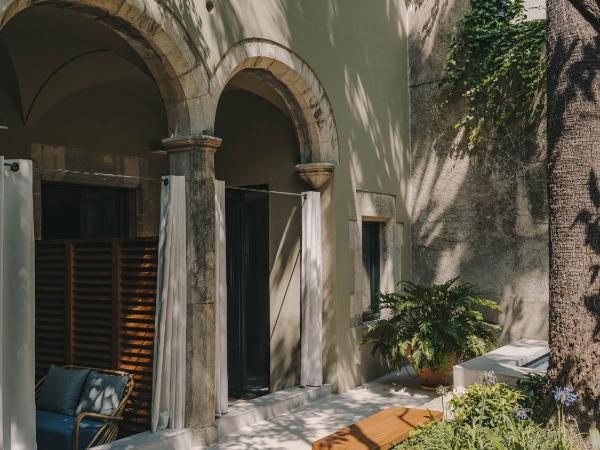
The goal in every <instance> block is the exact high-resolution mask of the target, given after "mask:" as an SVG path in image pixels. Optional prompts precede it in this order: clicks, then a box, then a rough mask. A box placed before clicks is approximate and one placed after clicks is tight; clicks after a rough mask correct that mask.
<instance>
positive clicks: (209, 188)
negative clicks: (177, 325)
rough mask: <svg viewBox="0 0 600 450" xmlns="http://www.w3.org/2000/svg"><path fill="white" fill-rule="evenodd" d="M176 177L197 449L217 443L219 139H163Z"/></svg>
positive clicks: (188, 418) (188, 421)
mask: <svg viewBox="0 0 600 450" xmlns="http://www.w3.org/2000/svg"><path fill="white" fill-rule="evenodd" d="M162 142H163V146H164V147H165V149H166V150H167V152H168V154H169V165H170V172H171V174H172V175H184V176H185V181H186V204H187V217H186V245H187V271H188V273H187V288H188V291H187V292H188V299H187V332H186V345H187V348H186V353H187V358H186V364H187V369H186V400H185V401H186V403H185V426H186V428H190V429H191V430H192V433H193V444H194V446H199V445H209V444H211V443H213V442H215V441H216V440H217V428H216V421H215V386H216V385H215V337H216V335H215V298H216V278H215V162H214V161H215V160H214V155H215V152H216V151H217V149H218V148H219V146H220V145H221V139H219V138H217V137H214V136H208V135H198V136H185V137H174V138H167V139H163V141H162Z"/></svg>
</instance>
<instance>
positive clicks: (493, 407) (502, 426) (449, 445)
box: [395, 378, 579, 450]
mask: <svg viewBox="0 0 600 450" xmlns="http://www.w3.org/2000/svg"><path fill="white" fill-rule="evenodd" d="M540 387H542V383H541V379H539V378H531V379H529V380H526V381H525V382H524V383H523V384H522V385H521V386H520V387H514V388H513V387H510V386H508V385H506V384H503V383H493V384H475V385H471V386H469V387H468V388H467V389H466V391H465V393H464V394H462V395H457V396H455V397H454V398H452V400H451V401H450V409H451V411H452V413H453V415H454V418H453V420H449V421H444V422H430V423H429V424H427V425H425V426H422V427H419V428H417V429H415V430H414V431H413V432H412V434H411V437H410V438H409V439H408V440H406V441H404V442H403V443H402V444H400V445H398V446H397V447H396V448H395V450H462V449H474V450H504V449H508V450H575V449H577V448H579V447H578V446H577V445H576V444H575V443H573V442H571V441H569V440H567V439H566V437H565V433H564V428H561V424H560V423H557V422H554V421H552V422H549V423H545V422H541V423H538V422H536V421H534V420H531V419H527V418H524V417H521V418H520V419H519V414H517V411H519V409H521V410H522V409H523V408H524V407H527V408H530V407H531V405H529V404H527V403H526V402H527V400H528V398H530V397H531V398H537V395H538V393H539V391H538V389H539V388H540Z"/></svg>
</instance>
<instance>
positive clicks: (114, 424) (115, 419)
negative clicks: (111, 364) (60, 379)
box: [35, 365, 134, 450]
mask: <svg viewBox="0 0 600 450" xmlns="http://www.w3.org/2000/svg"><path fill="white" fill-rule="evenodd" d="M63 367H64V368H65V369H90V370H95V371H96V372H100V373H105V374H107V375H117V376H127V377H128V378H127V383H125V388H124V389H123V394H122V395H121V400H120V401H119V404H118V405H117V407H116V408H115V410H114V411H113V413H112V415H110V416H106V415H104V414H98V413H93V412H82V413H80V414H79V415H78V416H77V418H76V419H75V423H74V425H73V450H78V449H79V427H80V424H81V421H82V420H83V419H94V420H98V421H104V422H105V424H104V425H103V426H102V427H101V428H100V429H99V430H98V431H97V432H96V434H95V435H94V437H93V438H92V440H91V441H90V443H89V444H88V446H87V447H86V449H87V448H90V447H95V446H97V445H103V444H108V443H109V442H112V441H114V440H115V439H117V435H118V433H119V422H121V421H122V420H123V413H124V412H125V405H126V404H127V399H128V398H129V396H130V395H131V392H132V391H133V386H134V381H133V376H132V375H131V374H129V373H127V372H122V371H119V370H109V369H97V368H93V367H84V366H76V365H67V366H63ZM45 378H46V377H44V378H42V379H41V380H39V381H38V382H37V383H36V385H35V400H36V403H37V399H38V395H39V393H40V388H41V386H42V383H43V382H44V379H45Z"/></svg>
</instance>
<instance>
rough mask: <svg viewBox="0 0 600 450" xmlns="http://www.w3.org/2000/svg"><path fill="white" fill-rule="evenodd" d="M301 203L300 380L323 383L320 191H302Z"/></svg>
mask: <svg viewBox="0 0 600 450" xmlns="http://www.w3.org/2000/svg"><path fill="white" fill-rule="evenodd" d="M303 195H304V196H305V198H304V199H303V203H302V271H301V284H300V289H301V292H300V296H301V302H302V309H301V313H302V336H301V345H300V384H301V385H302V386H321V385H322V384H323V360H322V355H323V350H322V345H323V344H322V328H323V327H322V322H323V267H322V266H323V253H322V251H323V250H322V243H321V195H320V193H319V192H312V191H311V192H303Z"/></svg>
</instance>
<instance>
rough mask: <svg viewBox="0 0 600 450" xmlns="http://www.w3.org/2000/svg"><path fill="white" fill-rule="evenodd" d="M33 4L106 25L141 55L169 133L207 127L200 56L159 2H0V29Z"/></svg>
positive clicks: (205, 81)
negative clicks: (204, 114)
mask: <svg viewBox="0 0 600 450" xmlns="http://www.w3.org/2000/svg"><path fill="white" fill-rule="evenodd" d="M35 5H48V6H54V7H57V8H65V9H67V8H68V9H70V10H72V11H75V12H78V13H80V14H82V15H84V16H88V17H92V18H93V19H94V20H97V21H99V22H101V23H104V24H105V25H107V26H108V27H109V28H111V29H112V30H113V31H115V32H116V33H117V34H119V35H120V36H121V37H123V38H124V39H125V40H126V41H127V43H128V44H129V45H130V46H131V47H132V48H133V49H134V50H135V51H136V52H137V53H138V54H139V55H140V57H141V58H142V59H143V61H144V63H145V64H146V66H147V67H148V69H149V70H150V72H151V73H152V76H153V78H154V80H155V81H156V84H157V85H158V88H159V90H160V92H161V95H162V99H163V102H164V104H165V109H166V112H167V118H168V126H169V133H170V134H171V135H172V136H185V135H190V134H195V133H200V132H201V131H202V130H203V129H204V128H205V127H204V124H203V123H202V121H201V120H199V118H201V117H202V112H201V110H200V104H199V103H200V102H199V101H197V99H198V98H200V97H201V96H203V95H205V94H207V92H208V76H207V72H206V69H205V66H204V65H203V61H202V58H201V55H200V53H199V52H198V50H197V49H196V47H195V46H194V44H193V43H192V41H191V38H190V37H189V36H188V35H187V33H186V32H185V30H184V28H183V27H182V26H180V24H179V23H178V22H177V21H176V19H175V17H174V16H173V15H172V14H171V13H170V12H169V11H167V10H165V9H164V8H163V7H162V6H160V4H159V2H158V1H157V0H125V1H122V0H106V1H97V0H49V1H48V0H33V1H32V0H12V1H10V0H9V1H8V2H1V1H0V29H2V28H3V27H4V26H5V25H6V24H7V23H8V22H9V21H10V19H11V18H13V17H14V16H15V15H16V14H18V13H19V12H20V11H22V10H24V9H25V8H28V7H30V6H35Z"/></svg>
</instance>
